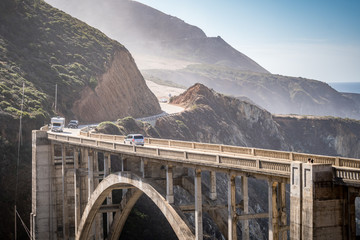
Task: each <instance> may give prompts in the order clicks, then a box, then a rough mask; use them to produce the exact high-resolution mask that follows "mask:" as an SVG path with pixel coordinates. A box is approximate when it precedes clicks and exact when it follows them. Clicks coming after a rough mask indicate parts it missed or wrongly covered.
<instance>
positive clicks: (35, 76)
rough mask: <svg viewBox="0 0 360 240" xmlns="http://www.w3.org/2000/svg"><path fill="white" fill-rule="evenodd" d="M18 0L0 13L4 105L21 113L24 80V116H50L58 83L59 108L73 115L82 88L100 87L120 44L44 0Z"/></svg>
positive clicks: (0, 85) (1, 100) (1, 105)
mask: <svg viewBox="0 0 360 240" xmlns="http://www.w3.org/2000/svg"><path fill="white" fill-rule="evenodd" d="M6 1H9V0H6ZM15 4H16V3H14V4H11V5H10V4H8V5H6V4H5V6H2V7H3V8H2V12H3V13H2V14H0V59H1V60H0V109H1V110H3V111H5V112H8V113H10V114H12V115H13V116H16V115H17V114H18V111H19V109H20V103H21V101H20V98H21V87H22V83H25V87H26V88H25V95H26V97H25V106H24V107H25V109H24V110H25V112H26V113H25V115H26V116H28V117H31V118H34V117H36V116H39V115H40V116H41V117H43V118H46V117H49V115H52V114H53V112H52V105H53V103H54V95H55V84H58V96H59V99H58V105H59V109H60V111H61V112H62V113H63V114H65V115H67V114H70V113H69V112H68V110H67V109H71V107H70V106H71V105H72V103H73V101H74V99H76V98H77V96H78V94H77V93H78V92H79V90H80V89H81V88H83V87H84V86H85V85H89V86H91V87H95V86H96V84H97V80H96V77H97V76H98V75H100V74H102V73H104V72H105V69H106V65H107V63H109V62H110V60H111V57H112V54H113V52H114V51H115V49H117V48H122V45H120V44H119V43H117V42H115V41H113V40H111V39H109V38H108V37H106V36H105V35H104V34H103V33H101V32H100V31H98V30H96V29H94V28H92V27H89V26H88V25H86V24H84V23H83V22H81V21H79V20H77V19H74V18H72V17H71V16H69V15H67V14H65V13H63V12H61V11H59V10H57V9H55V8H52V7H51V6H50V5H48V4H46V3H44V2H43V1H35V0H26V1H23V2H22V3H17V4H16V5H15ZM6 8H7V9H6Z"/></svg>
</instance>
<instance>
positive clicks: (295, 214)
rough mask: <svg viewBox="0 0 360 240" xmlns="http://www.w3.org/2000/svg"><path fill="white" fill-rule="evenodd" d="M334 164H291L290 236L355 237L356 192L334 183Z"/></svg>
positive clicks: (301, 237)
mask: <svg viewBox="0 0 360 240" xmlns="http://www.w3.org/2000/svg"><path fill="white" fill-rule="evenodd" d="M333 178H334V176H333V168H332V166H331V164H308V163H300V162H294V163H292V165H291V209H290V238H291V239H303V240H305V239H355V238H356V236H355V234H356V229H355V212H354V210H355V206H354V202H355V196H356V195H355V194H354V195H353V194H351V193H350V191H349V189H351V188H349V187H347V186H342V185H341V184H334V181H333Z"/></svg>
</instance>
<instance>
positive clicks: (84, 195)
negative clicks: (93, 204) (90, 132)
mask: <svg viewBox="0 0 360 240" xmlns="http://www.w3.org/2000/svg"><path fill="white" fill-rule="evenodd" d="M88 156H89V151H88V149H87V148H82V149H81V158H80V159H81V161H80V168H82V169H87V168H88ZM87 189H88V181H87V179H86V177H85V176H83V177H81V178H80V212H81V214H82V213H83V212H84V209H85V207H86V204H87V200H88V190H87Z"/></svg>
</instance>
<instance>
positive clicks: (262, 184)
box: [120, 84, 360, 239]
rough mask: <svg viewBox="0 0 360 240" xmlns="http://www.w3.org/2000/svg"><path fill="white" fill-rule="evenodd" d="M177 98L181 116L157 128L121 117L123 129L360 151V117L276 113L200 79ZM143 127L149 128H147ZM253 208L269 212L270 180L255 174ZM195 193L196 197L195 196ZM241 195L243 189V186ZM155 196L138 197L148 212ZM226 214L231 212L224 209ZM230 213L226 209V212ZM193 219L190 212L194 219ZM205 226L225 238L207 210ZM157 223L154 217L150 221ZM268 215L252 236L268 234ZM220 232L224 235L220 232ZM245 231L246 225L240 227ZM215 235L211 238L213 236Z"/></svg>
mask: <svg viewBox="0 0 360 240" xmlns="http://www.w3.org/2000/svg"><path fill="white" fill-rule="evenodd" d="M171 103H173V104H179V105H182V106H183V107H185V108H186V110H185V111H184V112H182V113H179V114H177V115H175V116H167V117H162V118H160V119H158V121H157V123H156V126H155V129H153V128H151V127H148V128H145V127H144V126H143V125H142V126H138V125H139V124H140V123H139V124H136V123H134V121H131V122H132V124H129V121H128V120H127V121H123V122H122V123H120V125H121V129H122V132H123V133H125V134H126V133H128V132H131V131H134V130H135V131H139V132H141V133H143V134H145V135H147V136H152V137H161V138H171V139H179V140H185V141H200V142H210V143H220V144H221V143H222V144H230V145H238V146H249V147H257V148H269V149H279V150H291V151H296V152H309V153H315V154H324V155H341V156H345V157H356V158H358V157H359V156H360V138H359V134H358V133H359V132H360V121H356V120H349V119H340V118H331V117H322V118H319V117H313V116H307V117H306V116H304V117H301V116H274V115H271V114H270V113H269V112H267V111H266V110H264V109H261V108H259V107H257V106H255V105H253V104H251V103H249V102H246V101H241V100H239V99H236V98H232V97H227V96H225V95H222V94H218V93H216V92H214V91H213V90H210V89H208V88H207V87H205V86H204V85H201V84H195V85H194V86H192V87H190V88H189V89H188V90H187V91H186V92H184V93H183V94H181V95H180V96H177V97H173V98H172V99H171ZM143 129H147V130H145V131H143ZM203 176H204V178H203V179H204V182H203V184H204V191H206V189H207V188H209V182H208V181H207V180H208V179H209V176H208V173H203ZM226 189H227V178H226V176H225V175H224V174H217V190H218V200H219V202H222V203H224V202H226V196H227V192H226ZM185 195H186V194H185V193H184V191H180V190H179V188H177V189H176V191H175V198H176V199H181V201H185V202H186V199H184V196H185ZM249 196H250V206H249V209H250V212H251V213H258V212H267V211H268V206H267V198H268V195H267V182H266V181H262V180H258V179H252V178H250V179H249ZM189 199H192V198H191V197H189ZM237 199H241V194H240V193H239V192H237ZM148 205H149V202H146V201H143V202H141V201H140V202H139V203H137V205H136V206H137V208H138V209H141V211H143V212H145V213H146V214H148V215H151V214H153V212H154V211H156V209H152V210H149V209H148V208H147V206H148ZM218 214H219V215H220V216H225V218H223V219H225V220H224V221H226V212H219V213H218ZM224 214H225V215H224ZM192 220H193V219H192V218H191V216H190V217H189V221H190V222H191V221H192ZM204 222H206V226H205V227H204V231H205V234H206V235H207V236H217V239H222V236H221V234H220V233H219V231H218V230H216V228H217V227H216V226H214V225H213V224H212V223H211V220H210V218H209V217H208V216H207V215H206V214H204ZM150 224H151V223H149V226H151V225H150ZM267 231H268V229H267V221H266V219H265V220H264V219H257V220H253V221H251V223H250V238H251V239H267V234H266V233H267ZM218 234H220V235H218ZM238 234H239V236H240V235H241V230H240V229H238ZM208 239H210V238H208Z"/></svg>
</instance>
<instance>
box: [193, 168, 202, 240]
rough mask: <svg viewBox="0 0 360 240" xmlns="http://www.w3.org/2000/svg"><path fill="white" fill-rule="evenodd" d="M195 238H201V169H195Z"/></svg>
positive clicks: (200, 239) (199, 239)
mask: <svg viewBox="0 0 360 240" xmlns="http://www.w3.org/2000/svg"><path fill="white" fill-rule="evenodd" d="M195 239H196V240H202V239H203V219H202V193H201V170H200V169H195Z"/></svg>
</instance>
